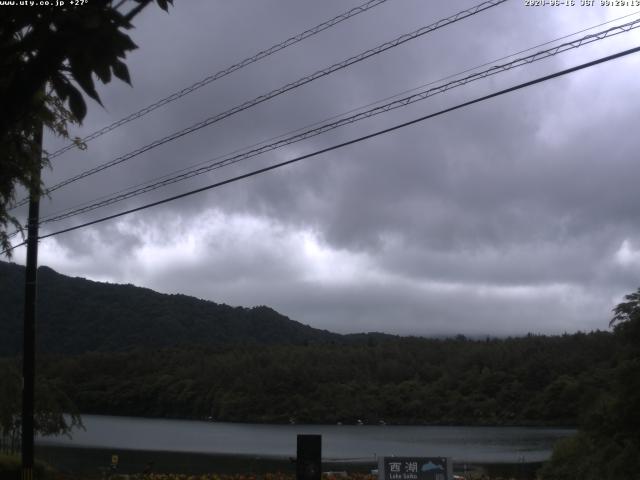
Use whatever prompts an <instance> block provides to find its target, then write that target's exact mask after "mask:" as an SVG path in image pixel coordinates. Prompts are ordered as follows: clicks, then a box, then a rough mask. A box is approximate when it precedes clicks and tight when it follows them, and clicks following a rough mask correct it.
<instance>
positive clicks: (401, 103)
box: [41, 19, 640, 224]
mask: <svg viewBox="0 0 640 480" xmlns="http://www.w3.org/2000/svg"><path fill="white" fill-rule="evenodd" d="M638 27H640V19H636V20H633V21H631V22H628V23H626V24H623V25H618V26H615V27H611V28H609V29H607V30H603V31H601V32H597V33H593V34H590V35H586V36H584V37H582V38H579V39H576V40H573V41H570V42H566V43H563V44H560V45H557V46H555V47H552V48H549V49H547V50H542V51H538V52H536V53H534V54H532V55H528V56H526V57H521V58H516V59H514V60H512V61H510V62H508V63H506V64H502V65H494V66H492V67H491V68H489V69H487V70H484V71H481V72H477V73H474V74H471V75H468V76H466V77H464V78H461V79H458V80H454V81H451V82H448V83H446V84H443V85H439V86H437V87H433V88H430V89H428V90H425V91H422V92H418V93H414V94H412V95H409V96H407V97H404V98H401V99H398V100H394V101H392V102H389V103H387V104H384V105H381V106H378V107H375V108H372V109H370V110H367V111H364V112H361V113H358V114H355V115H351V116H349V117H345V118H342V119H340V120H338V121H336V122H332V123H327V124H324V125H321V126H319V127H317V128H314V129H311V130H307V131H305V132H303V133H300V134H297V135H294V136H291V137H288V138H285V139H282V140H279V141H277V142H274V143H271V144H267V145H263V146H261V147H259V148H255V149H252V150H249V151H246V152H243V153H240V154H238V155H235V156H232V157H229V158H225V159H224V160H220V161H218V162H215V163H212V164H210V165H207V166H203V167H200V168H196V169H192V170H187V171H185V172H184V173H180V174H178V175H174V176H171V175H168V176H165V177H164V178H163V179H162V180H159V181H157V182H155V183H151V184H149V185H146V186H141V187H140V188H137V189H135V190H130V191H128V192H126V193H121V194H118V195H114V196H111V197H107V198H104V197H103V198H104V199H98V201H94V202H93V203H89V204H86V205H84V206H81V207H79V208H75V209H68V210H67V211H65V212H63V213H60V214H57V215H52V216H49V217H48V218H44V219H43V220H42V221H41V224H44V223H51V222H57V221H60V220H64V219H67V218H69V217H72V216H76V215H80V214H82V213H87V212H90V211H93V210H96V209H98V208H101V207H105V206H108V205H112V204H114V203H118V202H121V201H123V200H126V199H129V198H133V197H136V196H139V195H142V194H144V193H148V192H151V191H153V190H157V189H158V188H161V187H165V186H167V185H171V184H173V183H177V182H180V181H183V180H187V179H189V178H193V177H196V176H199V175H202V174H205V173H207V172H210V171H212V170H216V169H219V168H223V167H226V166H228V165H232V164H235V163H238V162H240V161H242V160H246V159H248V158H251V157H255V156H257V155H261V154H263V153H266V152H269V151H272V150H275V149H278V148H281V147H283V146H286V145H290V144H292V143H296V142H300V141H302V140H306V139H308V138H311V137H315V136H317V135H320V134H322V133H326V132H328V131H331V130H334V129H336V128H339V127H342V126H344V125H347V124H351V123H355V122H358V121H360V120H364V119H366V118H370V117H373V116H375V115H379V114H381V113H386V112H389V111H391V110H395V109H397V108H402V107H406V106H407V105H410V104H413V103H415V102H418V101H421V100H426V99H427V98H430V97H432V96H434V95H437V94H440V93H444V92H446V91H449V90H451V89H453V88H456V87H460V86H463V85H466V84H468V83H471V82H474V81H477V80H480V79H483V78H487V77H489V76H493V75H496V74H498V73H502V72H506V71H508V70H511V69H513V68H517V67H520V66H523V65H528V64H531V63H534V62H537V61H540V60H544V59H546V58H549V57H552V56H555V55H558V54H559V53H563V52H566V51H569V50H572V49H576V48H579V47H581V46H584V45H588V44H590V43H593V42H596V41H600V40H603V39H605V38H610V37H612V36H615V35H619V34H621V33H626V32H629V31H631V30H633V29H636V28H638Z"/></svg>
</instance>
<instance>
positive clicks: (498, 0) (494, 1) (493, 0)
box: [14, 0, 507, 208]
mask: <svg viewBox="0 0 640 480" xmlns="http://www.w3.org/2000/svg"><path fill="white" fill-rule="evenodd" d="M506 1H507V0H488V1H485V2H482V3H480V4H478V5H476V6H475V7H472V8H469V9H467V10H463V11H461V12H458V13H456V14H455V15H452V16H450V17H447V18H444V19H441V20H438V21H437V22H435V23H433V24H431V25H428V26H425V27H422V28H419V29H418V30H415V31H413V32H411V33H406V34H404V35H401V36H399V37H397V38H395V39H394V40H391V41H389V42H385V43H383V44H381V45H379V46H377V47H375V48H372V49H370V50H367V51H365V52H362V53H360V54H358V55H355V56H353V57H350V58H348V59H346V60H344V61H342V62H339V63H336V64H334V65H331V66H330V67H327V68H324V69H322V70H318V71H316V72H315V73H312V74H311V75H308V76H306V77H302V78H300V79H298V80H296V81H295V82H291V83H288V84H287V85H285V86H283V87H280V88H278V89H275V90H272V91H271V92H269V93H266V94H264V95H260V96H259V97H256V98H254V99H253V100H249V101H247V102H244V103H242V104H240V105H237V106H235V107H233V108H231V109H229V110H227V111H225V112H222V113H219V114H217V115H214V116H212V117H209V118H207V119H205V120H202V121H201V122H198V123H196V124H194V125H191V126H190V127H187V128H184V129H182V130H179V131H177V132H174V133H172V134H170V135H167V136H166V137H163V138H161V139H159V140H156V141H154V142H152V143H150V144H148V145H145V146H144V147H140V148H138V149H137V150H134V151H132V152H129V153H127V154H125V155H122V156H120V157H117V158H115V159H114V160H111V161H109V162H106V163H103V164H102V165H99V166H97V167H94V168H92V169H89V170H86V171H84V172H82V173H80V174H78V175H75V176H73V177H71V178H68V179H66V180H63V181H62V182H60V183H58V184H56V185H54V186H52V187H49V188H48V189H47V190H46V192H45V193H52V192H54V191H55V190H58V189H60V188H62V187H64V186H66V185H69V184H70V183H73V182H76V181H78V180H81V179H83V178H86V177H88V176H90V175H93V174H95V173H98V172H101V171H102V170H105V169H107V168H110V167H113V166H115V165H118V164H120V163H122V162H125V161H127V160H130V159H131V158H134V157H136V156H138V155H140V154H142V153H145V152H147V151H149V150H152V149H154V148H156V147H159V146H160V145H164V144H165V143H168V142H171V141H173V140H176V139H178V138H180V137H183V136H185V135H188V134H190V133H193V132H195V131H197V130H200V129H202V128H204V127H207V126H209V125H211V124H213V123H216V122H218V121H220V120H222V119H224V118H227V117H230V116H231V115H234V114H236V113H239V112H241V111H243V110H246V109H248V108H251V107H253V106H255V105H258V104H260V103H262V102H265V101H267V100H270V99H271V98H274V97H277V96H278V95H281V94H283V93H285V92H288V91H289V90H293V89H295V88H298V87H300V86H302V85H305V84H307V83H309V82H312V81H314V80H317V79H318V78H321V77H324V76H326V75H329V74H331V73H333V72H336V71H338V70H341V69H344V68H346V67H348V66H350V65H353V64H355V63H358V62H361V61H362V60H365V59H367V58H369V57H372V56H374V55H378V54H379V53H382V52H384V51H386V50H389V49H391V48H395V47H397V46H399V45H402V44H404V43H406V42H408V41H410V40H414V39H416V38H418V37H420V36H422V35H425V34H427V33H431V32H433V31H435V30H438V29H440V28H443V27H445V26H447V25H450V24H452V23H455V22H458V21H460V20H462V19H465V18H467V17H470V16H473V15H476V14H478V13H480V12H482V11H484V10H487V9H489V8H492V7H495V6H497V5H500V4H502V3H505V2H506ZM26 201H28V200H27V199H23V200H21V201H20V202H18V203H17V204H16V205H15V206H14V208H15V207H19V206H21V205H24V204H25V203H26Z"/></svg>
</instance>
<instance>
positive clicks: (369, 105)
mask: <svg viewBox="0 0 640 480" xmlns="http://www.w3.org/2000/svg"><path fill="white" fill-rule="evenodd" d="M639 13H640V12H633V13H629V14H627V15H622V16H620V17H617V18H614V19H611V20H608V21H606V22H602V23H599V24H596V25H592V26H590V27H587V28H583V29H582V30H578V31H576V32H573V33H570V34H567V35H563V36H561V37H557V38H554V39H553V40H548V41H546V42H543V43H539V44H537V45H534V46H532V47H529V48H526V49H524V50H520V51H518V52H514V53H511V54H509V55H505V56H502V57H500V58H497V59H495V60H491V61H489V62H485V63H482V64H480V65H476V66H474V67H470V68H467V69H465V70H463V71H461V72H458V73H454V74H451V75H447V76H446V77H442V78H440V79H438V80H433V81H431V82H429V83H426V84H423V85H419V86H417V87H414V88H411V89H409V90H404V91H402V92H399V93H396V94H394V95H391V96H388V97H385V98H382V99H380V100H376V101H374V102H371V103H368V104H366V105H362V106H360V107H356V108H352V109H350V110H347V111H346V112H342V113H339V114H336V115H332V116H331V117H328V118H325V119H323V120H319V121H317V122H313V123H311V124H307V125H305V126H304V127H299V128H296V129H294V130H291V131H289V132H286V133H282V134H280V135H276V136H274V137H270V138H268V139H265V140H262V141H259V142H256V143H254V144H251V145H248V146H245V147H243V148H239V149H236V150H234V151H232V152H228V153H226V154H224V155H218V156H217V157H215V158H213V159H210V160H205V161H202V162H198V163H196V164H192V165H190V166H188V167H184V168H181V169H179V170H174V171H173V172H170V173H167V174H165V175H162V176H160V177H156V178H153V179H150V180H147V181H144V182H141V183H138V184H135V185H132V186H129V187H127V188H124V189H121V190H118V191H116V192H112V193H110V194H107V195H103V196H101V197H98V198H96V199H94V200H90V201H86V202H83V203H80V204H77V205H76V206H73V207H68V208H65V209H62V210H58V211H57V212H55V213H53V214H51V215H49V217H45V218H44V220H47V219H48V218H49V219H50V218H51V217H54V216H58V215H60V214H63V213H67V212H70V211H72V210H76V209H78V208H82V207H85V206H88V205H91V204H92V203H95V202H97V201H101V200H106V199H109V198H111V197H113V196H117V195H120V194H123V193H126V192H129V191H131V190H133V189H136V188H139V187H143V186H150V185H152V184H153V183H154V182H158V181H161V180H165V179H169V178H170V177H172V176H175V175H177V174H179V173H182V172H187V171H190V170H192V169H194V168H196V167H200V166H202V165H207V164H210V163H211V162H214V161H216V160H219V159H222V158H225V157H228V156H230V155H234V154H237V153H240V152H243V151H245V150H247V149H252V148H254V147H258V146H260V145H266V144H267V143H269V142H273V141H274V140H277V139H280V138H285V137H287V136H288V135H292V134H294V133H297V132H302V131H305V130H308V129H310V128H312V127H315V126H318V125H321V124H323V123H326V122H329V121H331V120H334V119H338V118H341V117H344V116H345V115H349V114H350V113H354V112H358V111H359V110H363V109H365V108H369V107H372V106H374V105H378V104H380V103H382V102H386V101H387V100H392V99H395V98H398V97H401V96H402V95H406V94H407V93H411V92H415V91H417V90H420V89H421V88H425V87H428V86H431V85H435V84H437V83H439V82H443V81H445V80H449V79H452V78H456V77H459V76H460V75H463V74H465V73H469V72H473V71H474V70H477V69H479V68H482V67H486V66H488V65H491V64H492V63H495V62H500V61H502V60H506V59H508V58H512V57H514V56H516V55H520V54H522V53H526V52H530V51H532V50H534V49H536V48H540V47H543V46H545V45H550V44H552V43H555V42H558V41H560V40H565V39H567V38H570V37H573V36H575V35H578V34H580V33H584V32H587V31H589V30H593V29H595V28H598V27H602V26H604V25H609V24H611V23H614V22H617V21H618V20H622V19H624V18H628V17H631V16H634V15H638V14H639ZM609 36H612V35H609ZM17 233H19V232H18V231H15V232H13V233H11V234H10V235H9V236H10V237H12V236H14V235H16V234H17Z"/></svg>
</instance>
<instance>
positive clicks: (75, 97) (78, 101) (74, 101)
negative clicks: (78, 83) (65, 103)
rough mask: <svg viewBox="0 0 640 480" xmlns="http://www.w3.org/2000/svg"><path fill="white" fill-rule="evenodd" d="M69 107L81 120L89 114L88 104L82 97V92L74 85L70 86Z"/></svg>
mask: <svg viewBox="0 0 640 480" xmlns="http://www.w3.org/2000/svg"><path fill="white" fill-rule="evenodd" d="M69 109H70V110H71V113H73V115H74V116H75V117H76V118H77V119H78V121H80V122H81V121H82V120H83V119H84V117H85V115H86V114H87V104H86V103H85V101H84V98H82V94H81V93H80V92H79V91H78V89H77V88H74V87H73V86H69Z"/></svg>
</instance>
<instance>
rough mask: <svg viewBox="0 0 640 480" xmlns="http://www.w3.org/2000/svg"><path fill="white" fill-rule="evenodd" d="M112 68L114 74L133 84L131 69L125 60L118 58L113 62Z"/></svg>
mask: <svg viewBox="0 0 640 480" xmlns="http://www.w3.org/2000/svg"><path fill="white" fill-rule="evenodd" d="M111 68H112V69H113V74H114V75H115V76H116V77H118V78H119V79H120V80H122V81H123V82H127V83H128V84H129V85H131V77H130V76H129V69H128V68H127V66H126V65H125V63H124V62H121V61H120V60H117V59H116V60H115V61H114V62H113V65H112V66H111Z"/></svg>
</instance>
